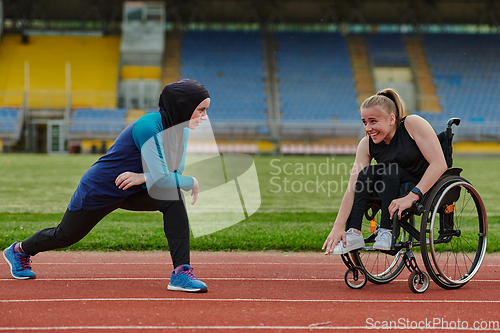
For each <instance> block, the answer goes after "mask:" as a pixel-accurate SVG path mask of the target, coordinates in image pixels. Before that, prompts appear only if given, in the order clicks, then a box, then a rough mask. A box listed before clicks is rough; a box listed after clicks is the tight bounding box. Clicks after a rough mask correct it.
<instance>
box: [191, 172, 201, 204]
mask: <svg viewBox="0 0 500 333" xmlns="http://www.w3.org/2000/svg"><path fill="white" fill-rule="evenodd" d="M193 180H194V185H193V188H192V189H191V196H192V197H193V201H191V205H194V204H195V203H196V201H197V200H198V192H199V191H200V185H199V184H198V180H197V179H196V178H194V177H193Z"/></svg>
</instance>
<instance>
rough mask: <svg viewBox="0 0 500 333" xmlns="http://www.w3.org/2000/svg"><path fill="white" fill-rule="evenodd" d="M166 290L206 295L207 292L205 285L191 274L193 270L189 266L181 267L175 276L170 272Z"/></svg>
mask: <svg viewBox="0 0 500 333" xmlns="http://www.w3.org/2000/svg"><path fill="white" fill-rule="evenodd" d="M167 289H168V290H175V291H187V292H190V293H206V292H207V291H208V287H207V285H206V284H205V283H203V282H201V281H200V280H198V278H197V277H196V276H195V275H194V274H193V268H192V267H191V266H189V265H183V266H182V271H180V272H179V274H175V271H173V272H172V275H171V276H170V283H169V284H168V287H167Z"/></svg>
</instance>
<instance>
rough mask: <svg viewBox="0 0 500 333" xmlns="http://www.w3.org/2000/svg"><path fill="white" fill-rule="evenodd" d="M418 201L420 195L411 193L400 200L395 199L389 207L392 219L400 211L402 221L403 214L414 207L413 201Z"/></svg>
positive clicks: (399, 216) (399, 215)
mask: <svg viewBox="0 0 500 333" xmlns="http://www.w3.org/2000/svg"><path fill="white" fill-rule="evenodd" d="M416 200H418V195H416V194H415V193H412V192H410V193H409V194H408V195H406V196H405V197H402V198H399V199H394V200H392V202H391V204H390V205H389V214H390V216H391V220H392V217H393V215H394V213H395V212H396V211H397V210H399V211H398V219H401V213H402V212H403V211H404V210H405V209H408V208H410V207H411V206H412V205H413V201H416Z"/></svg>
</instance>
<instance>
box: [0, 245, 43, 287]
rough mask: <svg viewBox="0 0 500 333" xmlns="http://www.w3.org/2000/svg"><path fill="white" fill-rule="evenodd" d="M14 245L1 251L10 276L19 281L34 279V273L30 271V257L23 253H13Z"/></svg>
mask: <svg viewBox="0 0 500 333" xmlns="http://www.w3.org/2000/svg"><path fill="white" fill-rule="evenodd" d="M16 244H17V243H14V244H12V245H11V246H9V247H8V248H6V249H5V250H4V251H3V257H4V258H5V261H7V263H8V264H9V266H10V274H12V276H13V277H14V278H16V279H19V280H27V279H36V274H35V272H33V271H32V270H31V259H30V258H31V256H29V255H27V254H24V253H14V246H15V245H16Z"/></svg>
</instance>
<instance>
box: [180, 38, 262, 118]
mask: <svg viewBox="0 0 500 333" xmlns="http://www.w3.org/2000/svg"><path fill="white" fill-rule="evenodd" d="M261 40H262V35H261V34H260V33H259V32H242V31H239V32H231V31H188V32H187V33H186V34H185V35H184V36H183V39H182V43H183V46H182V58H181V62H182V66H181V78H191V79H195V80H197V81H199V82H200V83H202V84H203V85H204V86H205V87H206V88H207V90H208V91H209V93H210V97H211V104H210V110H209V112H208V115H209V118H210V120H211V121H233V122H263V121H265V120H266V119H267V116H266V104H265V98H266V96H265V93H264V88H265V86H264V70H263V54H262V41H261Z"/></svg>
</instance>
